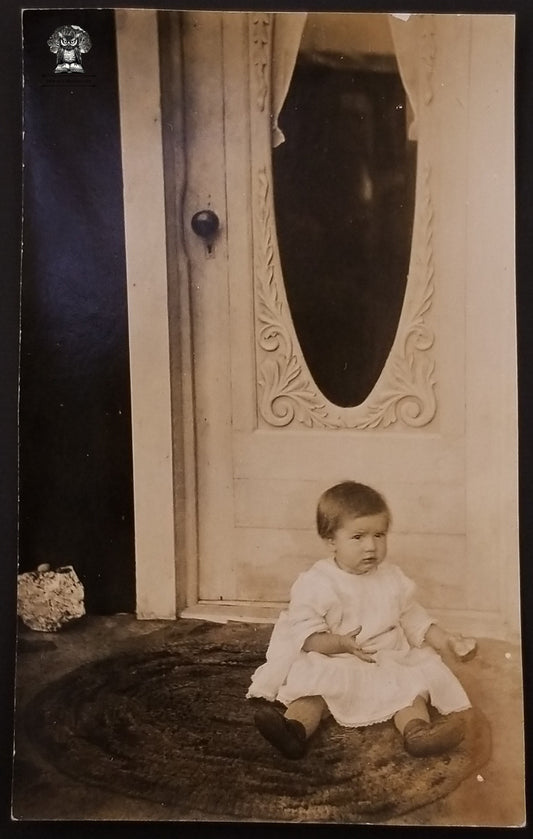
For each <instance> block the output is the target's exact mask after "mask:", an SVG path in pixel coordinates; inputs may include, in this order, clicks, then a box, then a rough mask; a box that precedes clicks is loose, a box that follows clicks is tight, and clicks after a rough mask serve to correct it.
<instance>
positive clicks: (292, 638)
mask: <svg viewBox="0 0 533 839" xmlns="http://www.w3.org/2000/svg"><path fill="white" fill-rule="evenodd" d="M390 521H391V515H390V512H389V508H388V506H387V503H386V501H385V499H384V498H383V497H382V496H381V495H380V494H379V493H378V492H376V491H375V490H373V489H372V488H371V487H368V486H365V485H364V484H358V483H355V482H353V481H345V482H343V483H340V484H337V485H336V486H334V487H331V488H330V489H328V490H327V491H326V492H325V493H324V494H323V495H322V496H321V498H320V500H319V503H318V509H317V528H318V533H319V535H320V536H321V537H322V538H323V539H324V540H325V542H326V543H327V544H328V545H329V546H330V548H331V555H330V556H329V557H328V558H327V559H321V560H319V561H318V562H316V563H315V564H314V565H313V566H312V567H311V568H310V569H309V570H308V571H306V572H305V573H303V574H300V576H299V577H298V579H297V580H296V582H295V583H294V585H293V586H292V589H291V597H290V604H289V607H288V609H287V610H286V611H283V612H282V613H281V614H280V616H279V618H278V621H277V623H276V625H275V626H274V630H273V632H272V637H271V639H270V644H269V647H268V651H267V655H266V662H265V664H263V665H261V667H259V668H258V669H257V670H256V671H255V673H254V675H253V677H252V683H251V685H250V688H249V690H248V694H247V697H248V698H263V699H268V700H271V701H274V700H277V701H278V702H281V703H282V704H283V705H285V706H286V710H285V713H284V714H282V713H280V711H278V710H277V709H276V708H275V707H274V706H266V707H264V708H260V709H259V710H258V711H257V712H256V714H255V718H254V719H255V724H256V726H257V728H258V729H259V731H260V733H261V734H262V735H263V737H265V738H266V739H267V740H268V741H269V742H270V743H271V744H272V745H273V746H275V747H276V748H277V749H278V750H279V751H280V752H281V753H282V754H283V755H285V757H288V758H300V757H303V755H304V754H305V752H306V747H307V740H308V739H309V737H310V736H311V735H312V734H313V732H314V731H315V730H316V729H317V727H318V726H319V724H320V721H321V719H322V718H323V717H325V716H328V715H329V714H332V715H333V717H334V719H335V720H336V721H337V722H338V723H339V724H340V725H342V726H346V727H352V728H353V727H359V726H366V725H372V724H373V723H378V722H383V721H384V720H388V719H390V718H392V719H393V720H394V724H395V726H396V728H397V729H398V731H399V732H400V734H401V736H402V738H403V744H404V747H405V749H406V750H407V751H408V752H409V753H410V754H412V755H415V756H420V757H423V756H427V755H436V754H441V753H443V752H447V751H449V750H451V749H453V748H454V747H455V746H457V745H458V744H459V743H460V742H461V740H462V739H463V736H464V723H463V720H462V719H461V717H460V716H458V715H457V714H454V712H457V711H463V710H465V709H467V708H469V707H470V702H469V699H468V696H467V695H466V693H465V691H464V689H463V687H462V686H461V684H460V682H459V681H458V679H457V678H456V677H455V676H454V674H453V673H452V672H451V670H450V669H449V668H448V667H447V666H446V665H445V664H444V662H443V661H442V659H441V657H440V655H439V652H444V651H445V650H446V649H449V650H451V651H452V652H453V653H454V654H455V655H456V656H457V657H458V658H460V659H462V660H465V659H466V658H469V657H470V656H471V655H473V654H474V653H475V649H476V644H475V641H474V640H473V639H465V638H462V636H458V635H451V634H449V633H448V632H445V631H444V630H443V629H441V628H440V627H439V626H437V624H436V623H435V622H434V621H433V620H432V619H431V618H430V617H429V615H428V613H427V612H426V611H425V609H423V608H422V606H421V605H420V604H419V603H417V601H416V600H415V597H414V590H415V586H414V583H413V582H412V581H411V580H410V579H409V578H408V577H406V576H405V574H404V573H403V572H402V571H401V570H400V568H399V567H398V566H397V565H394V564H392V563H390V562H387V561H386V559H385V557H386V553H387V531H388V528H389V524H390ZM429 705H432V706H433V707H434V708H436V709H437V711H438V712H439V713H440V714H441V715H443V716H442V718H441V719H439V720H437V721H436V722H432V721H431V719H430V715H429V711H428V707H429Z"/></svg>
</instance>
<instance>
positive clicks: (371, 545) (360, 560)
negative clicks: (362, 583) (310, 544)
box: [327, 513, 388, 574]
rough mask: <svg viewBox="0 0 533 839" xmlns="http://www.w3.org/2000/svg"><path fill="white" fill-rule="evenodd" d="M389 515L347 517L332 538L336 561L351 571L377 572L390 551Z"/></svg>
mask: <svg viewBox="0 0 533 839" xmlns="http://www.w3.org/2000/svg"><path fill="white" fill-rule="evenodd" d="M387 529H388V518H387V515H386V513H378V514H377V515H374V516H355V517H351V518H346V519H344V520H343V522H342V526H341V527H339V529H338V530H336V531H335V534H334V536H333V537H332V538H331V539H328V540H327V541H328V543H329V544H330V545H331V546H332V548H333V550H334V554H335V562H336V563H337V565H338V566H339V568H342V570H343V571H347V572H348V573H349V574H368V573H370V572H371V571H375V569H376V568H377V567H378V565H379V564H380V562H382V561H383V560H384V559H385V555H386V553H387Z"/></svg>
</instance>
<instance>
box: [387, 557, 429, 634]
mask: <svg viewBox="0 0 533 839" xmlns="http://www.w3.org/2000/svg"><path fill="white" fill-rule="evenodd" d="M396 570H397V573H398V577H399V583H400V624H401V626H402V628H403V631H404V632H405V635H406V637H407V640H408V641H409V644H410V645H411V646H412V647H421V646H422V644H423V643H424V638H425V637H426V633H427V631H428V629H429V627H430V626H431V624H432V623H434V621H433V619H432V618H431V617H430V616H429V614H428V613H427V612H426V610H425V609H424V607H423V606H421V605H420V603H418V601H417V600H416V599H415V592H416V586H415V584H414V583H413V581H412V580H410V579H409V577H406V576H405V574H404V573H403V571H401V570H400V569H399V568H398V567H397V568H396Z"/></svg>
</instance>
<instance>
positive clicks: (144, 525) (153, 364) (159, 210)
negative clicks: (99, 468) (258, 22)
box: [116, 9, 519, 638]
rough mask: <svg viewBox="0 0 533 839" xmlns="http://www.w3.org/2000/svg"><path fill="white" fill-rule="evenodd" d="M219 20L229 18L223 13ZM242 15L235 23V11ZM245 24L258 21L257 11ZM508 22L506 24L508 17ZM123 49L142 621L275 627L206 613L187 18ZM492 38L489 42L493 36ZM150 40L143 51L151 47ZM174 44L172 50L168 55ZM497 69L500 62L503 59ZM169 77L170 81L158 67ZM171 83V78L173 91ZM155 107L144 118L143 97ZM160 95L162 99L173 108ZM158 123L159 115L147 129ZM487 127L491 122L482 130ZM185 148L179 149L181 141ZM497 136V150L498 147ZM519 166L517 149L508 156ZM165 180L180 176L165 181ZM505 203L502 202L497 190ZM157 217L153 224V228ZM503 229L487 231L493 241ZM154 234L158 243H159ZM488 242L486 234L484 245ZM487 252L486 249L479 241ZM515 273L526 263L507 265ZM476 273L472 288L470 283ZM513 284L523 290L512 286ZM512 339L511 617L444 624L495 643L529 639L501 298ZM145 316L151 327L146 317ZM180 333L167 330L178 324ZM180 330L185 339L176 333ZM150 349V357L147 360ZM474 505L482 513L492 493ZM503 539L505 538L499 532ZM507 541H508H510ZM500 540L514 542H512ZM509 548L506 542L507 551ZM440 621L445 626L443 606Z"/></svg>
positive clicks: (506, 195)
mask: <svg viewBox="0 0 533 839" xmlns="http://www.w3.org/2000/svg"><path fill="white" fill-rule="evenodd" d="M160 14H162V15H165V25H164V26H162V27H161V28H160V33H158V15H160ZM212 14H222V13H215V12H213V13H212ZM234 14H235V13H234ZM245 14H246V13H245ZM489 17H494V16H480V17H474V18H472V21H471V25H472V38H473V40H472V50H473V55H474V56H475V57H476V59H477V63H476V64H473V65H472V66H473V68H474V69H473V72H474V73H475V72H476V69H475V68H476V67H477V68H478V70H477V71H478V72H479V67H481V66H482V65H483V60H484V56H485V55H486V54H487V51H488V52H489V53H490V50H491V49H492V45H491V43H490V31H489V32H486V31H485V30H484V23H485V19H486V18H489ZM499 17H501V16H499ZM116 20H117V49H118V64H119V89H120V111H121V124H122V148H123V168H124V196H125V227H126V251H127V267H128V310H129V323H130V358H131V384H132V423H133V446H134V495H135V529H136V568H137V615H138V617H139V618H152V617H159V618H161V617H163V618H174V617H176V616H177V615H178V614H184V615H187V616H198V617H204V618H205V617H207V618H209V619H212V620H225V619H226V618H228V617H238V618H239V619H249V620H255V621H259V620H265V621H267V622H270V621H271V620H272V619H273V617H275V614H276V609H275V608H274V609H272V608H270V609H265V608H264V607H261V606H260V604H258V605H257V606H255V607H254V606H253V604H249V606H248V608H247V609H245V610H243V608H242V607H233V606H219V607H217V606H216V605H215V606H214V607H213V606H209V607H203V606H202V605H201V604H200V605H199V604H198V595H197V591H198V587H197V580H198V568H197V547H196V539H197V537H196V532H197V510H196V465H195V462H196V450H195V447H196V442H195V439H194V424H193V423H192V422H191V418H192V416H193V409H194V403H193V382H192V377H193V372H194V371H193V363H192V347H191V313H190V301H189V270H188V264H187V257H186V255H185V253H186V252H185V247H184V226H183V225H184V220H183V218H182V213H181V211H180V210H181V203H182V200H183V193H184V187H185V177H184V167H183V143H181V142H180V140H181V132H182V129H183V114H182V113H181V107H180V103H181V102H182V101H183V96H182V90H181V89H180V86H181V84H182V77H181V66H182V56H181V54H180V50H179V48H178V45H179V44H180V43H181V41H180V13H179V12H163V13H158V12H156V11H153V10H142V11H141V10H126V9H124V10H117V11H116ZM487 35H488V37H487ZM141 44H142V49H141ZM170 45H172V49H170V48H169V46H170ZM491 60H492V61H494V55H492V59H491ZM503 69H504V76H505V77H504V82H503V83H502V85H501V89H500V91H499V98H498V100H497V101H496V102H494V101H491V100H490V92H489V91H487V99H486V101H484V102H479V103H478V108H477V110H476V112H475V113H474V114H473V123H472V124H473V125H474V133H475V135H476V136H475V137H473V138H471V139H469V149H470V156H471V161H470V162H471V164H472V167H473V169H472V171H473V173H474V174H473V178H472V181H471V185H470V187H471V201H470V202H469V205H468V214H467V231H468V230H471V231H475V235H474V233H473V235H472V240H471V241H472V243H474V245H473V246H472V247H471V249H470V251H469V255H468V261H467V268H468V269H471V273H470V270H469V271H468V278H469V280H468V283H467V297H468V301H467V305H478V303H479V300H480V297H479V295H480V294H483V278H484V276H485V275H486V274H488V275H489V276H490V275H491V274H493V273H494V271H493V269H492V268H491V259H492V257H491V253H490V252H489V251H487V252H486V253H485V252H484V250H483V243H482V242H480V235H479V222H480V218H484V215H483V212H482V210H483V207H484V206H486V201H487V200H488V196H487V194H486V190H487V188H488V185H487V183H486V180H485V181H484V180H483V174H482V172H481V169H480V167H479V166H478V167H476V159H478V160H479V159H482V155H481V154H480V153H479V144H480V139H481V138H482V136H483V134H482V130H481V132H480V129H479V127H478V128H477V132H476V131H475V126H476V122H475V121H476V120H480V119H481V115H482V111H483V108H486V107H492V108H495V107H496V108H498V107H500V108H502V112H503V113H507V111H506V109H508V108H509V102H511V104H512V96H513V78H512V73H511V74H510V77H509V73H508V72H507V73H506V74H505V71H508V67H507V65H505V66H504V67H503ZM160 70H161V74H160V72H159V71H160ZM161 78H162V79H163V80H164V83H163V86H162V85H161ZM140 96H142V97H143V101H144V107H143V108H139V97H140ZM161 97H163V98H162V99H161ZM161 102H162V103H163V109H164V110H166V111H167V112H168V113H170V112H172V114H173V118H174V127H173V131H172V132H165V131H163V132H162V131H161V125H162V117H161ZM146 114H152V119H148V120H147V119H146ZM481 129H482V124H481ZM172 138H174V139H172ZM489 141H490V138H488V139H487V141H486V142H489ZM509 155H510V157H509V168H510V169H511V170H512V151H509ZM164 170H166V171H167V172H168V171H170V172H172V173H173V177H171V178H168V177H167V178H166V179H165V178H164V177H163V172H164ZM499 185H500V187H501V188H502V189H503V201H501V204H503V206H500V210H499V216H498V217H499V218H504V217H505V216H506V218H507V225H506V227H505V253H506V254H507V258H508V260H510V258H511V257H512V256H514V247H513V237H514V227H513V225H512V224H510V223H509V218H511V219H512V218H513V214H514V188H513V185H512V184H511V187H510V188H509V184H508V183H507V182H506V181H505V172H504V175H503V176H502V177H501V178H500V181H499ZM498 197H499V199H502V192H501V191H500V192H499V193H498ZM147 220H149V221H150V224H148V229H147ZM491 224H494V222H493V221H489V223H488V224H487V225H486V228H487V229H486V234H487V235H488V236H490V235H491ZM148 236H149V246H147V237H148ZM483 239H484V241H486V239H485V237H483ZM476 241H477V242H478V245H477V246H475V242H476ZM504 262H505V260H504ZM504 270H505V271H506V272H507V274H509V272H511V273H512V272H513V270H514V266H513V265H512V264H511V263H510V262H509V261H508V262H507V264H506V267H505V266H504ZM471 277H473V278H474V281H472V282H471ZM513 288H514V286H513ZM501 298H502V305H503V307H504V320H502V323H503V324H504V333H505V334H504V333H503V332H502V333H501V334H500V336H499V337H500V341H501V348H502V350H503V353H502V355H503V358H502V359H501V361H500V364H499V366H498V369H497V370H496V371H495V376H494V379H493V381H492V382H491V385H492V392H491V395H490V399H489V402H488V404H489V407H490V409H491V411H492V415H491V417H490V421H491V424H492V426H493V435H494V440H495V442H496V444H497V455H495V467H499V471H500V474H501V478H502V485H501V487H500V496H499V497H500V499H501V518H500V521H509V523H510V525H509V526H510V528H512V527H513V526H514V524H515V523H516V533H513V534H512V535H511V544H510V545H509V544H507V545H506V547H505V552H502V556H506V559H505V560H504V561H502V568H501V584H502V594H501V599H500V611H499V613H498V614H495V615H494V616H493V618H490V619H489V620H487V613H484V612H482V611H475V610H474V611H473V612H461V613H459V612H457V613H454V611H453V610H446V611H445V612H443V615H445V616H446V619H447V620H448V621H452V620H453V621H454V622H455V626H456V627H457V628H460V629H463V630H467V631H468V630H470V631H475V632H479V631H482V632H484V633H485V634H490V635H492V636H493V637H504V638H510V637H513V636H516V634H517V633H518V632H519V614H518V612H517V603H518V602H519V601H518V576H519V571H518V562H517V556H518V527H517V521H516V511H517V423H516V347H515V337H514V321H515V308H514V297H513V299H512V300H511V295H510V294H509V292H508V291H505V292H502V294H501ZM147 312H148V313H149V319H147V316H146V315H147ZM178 318H179V322H180V329H179V330H177V329H174V330H173V329H169V322H170V323H172V322H174V323H176V322H177V319H178ZM178 333H179V334H178ZM147 350H149V351H148V352H147ZM482 352H484V347H483V346H481V345H480V344H479V341H478V339H477V338H476V336H469V343H468V344H467V353H470V355H469V356H467V366H468V368H469V370H468V375H469V376H470V377H471V381H473V385H474V392H475V394H476V395H475V398H474V399H473V400H472V402H471V403H470V404H468V405H467V423H472V424H473V425H475V423H476V422H479V413H478V412H479V411H480V410H481V411H485V412H486V410H487V397H486V391H485V389H484V388H483V386H482V385H483V383H481V382H480V383H478V384H477V386H476V382H475V375H476V370H475V363H474V361H475V359H476V358H477V357H479V354H480V353H482ZM468 457H469V459H470V462H471V463H474V465H475V463H476V462H477V463H481V462H482V459H483V457H484V452H482V451H480V450H479V446H477V445H476V441H475V439H473V441H472V443H471V445H470V448H469V452H468ZM475 489H477V490H481V494H480V495H478V496H477V497H476V496H475V495H474V494H472V495H471V500H470V502H469V503H472V504H474V505H475V504H477V503H482V501H483V493H482V487H477V488H475ZM499 530H502V528H501V527H500V528H499ZM507 535H509V534H507ZM498 538H499V539H501V540H502V539H503V536H502V534H501V533H499V534H498ZM502 548H503V541H502ZM432 611H434V613H435V615H436V617H437V618H439V617H441V615H440V614H438V612H439V610H432Z"/></svg>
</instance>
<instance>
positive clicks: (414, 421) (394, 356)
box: [252, 16, 437, 429]
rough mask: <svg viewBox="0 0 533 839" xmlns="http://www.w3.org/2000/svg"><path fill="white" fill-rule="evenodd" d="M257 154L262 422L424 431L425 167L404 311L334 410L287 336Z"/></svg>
mask: <svg viewBox="0 0 533 839" xmlns="http://www.w3.org/2000/svg"><path fill="white" fill-rule="evenodd" d="M264 17H265V16H257V18H256V19H255V20H254V25H253V27H252V33H253V35H252V41H253V43H252V56H253V60H254V64H255V66H256V70H257V73H258V76H259V75H260V76H261V78H260V79H259V78H258V77H257V81H258V88H259V91H260V96H259V95H258V99H257V102H258V107H259V108H261V105H260V102H262V101H263V87H262V85H263V83H264V84H265V85H266V86H267V92H268V65H264V64H263V58H259V56H263V55H265V54H267V53H268V45H267V43H266V42H265V40H264V39H267V40H268V26H267V24H266V23H265V21H264V20H263V18H264ZM430 41H431V43H432V46H431V48H428V55H429V56H430V64H431V66H432V62H433V60H434V44H433V39H432V38H431V39H430ZM256 61H257V62H258V63H256ZM259 69H260V70H261V72H260V73H259ZM426 69H427V66H426ZM430 76H431V73H429V78H430ZM428 83H429V82H428ZM428 89H430V88H428ZM265 96H266V94H265ZM266 110H267V111H268V108H267V109H266ZM264 118H266V116H263V119H264ZM263 155H264V159H263V162H262V163H261V165H260V166H259V168H257V169H256V174H255V181H254V229H255V235H254V249H255V260H254V261H255V300H256V324H255V332H256V343H257V347H256V353H257V385H258V405H259V412H260V415H261V417H262V419H263V420H264V421H265V422H266V423H267V424H268V425H270V426H274V427H287V426H289V425H291V424H292V425H294V426H295V427H297V426H298V425H299V426H305V427H308V428H323V429H343V428H344V429H374V428H387V427H389V426H390V425H392V424H393V423H396V422H400V423H403V424H404V425H405V426H410V427H421V426H424V425H427V424H428V423H429V422H431V420H432V419H433V417H434V416H435V413H436V409H437V403H436V397H435V384H436V382H435V375H434V373H435V362H434V360H433V359H432V357H431V353H430V351H431V348H432V347H433V344H434V334H433V331H432V330H431V328H430V326H429V325H428V323H427V315H428V312H429V310H430V308H431V305H432V301H433V293H434V276H435V264H434V253H433V228H434V211H433V203H432V196H431V170H430V166H429V165H428V164H426V165H425V166H424V167H423V168H422V170H421V171H419V173H418V177H419V178H422V183H421V184H420V185H419V186H418V196H417V207H416V211H415V212H416V214H415V225H414V236H413V248H416V254H415V255H416V259H414V260H412V264H413V265H414V266H415V267H414V269H413V271H412V272H411V273H410V275H409V277H408V280H407V285H406V293H405V300H404V307H403V311H402V315H401V319H400V323H399V327H398V332H397V335H396V339H395V341H394V344H393V347H392V349H391V352H390V354H389V358H388V359H387V362H386V364H385V366H384V369H383V371H382V373H381V375H380V378H379V379H378V381H377V383H376V385H375V387H374V388H373V390H372V392H371V393H370V395H369V397H368V398H367V399H366V400H365V402H363V403H362V404H361V405H358V406H356V407H354V408H340V407H339V406H336V405H333V404H332V403H331V402H329V400H327V399H326V398H325V397H324V396H323V394H321V393H320V391H319V389H318V388H317V386H316V385H315V383H314V381H313V378H312V375H311V373H310V371H309V369H308V367H307V364H306V362H305V359H304V357H303V353H302V351H301V349H300V346H299V342H298V339H297V336H296V333H295V329H294V325H293V322H292V318H291V315H290V311H289V306H288V303H287V299H286V296H285V289H284V285H283V278H282V269H281V264H280V259H279V254H278V248H277V238H276V228H275V215H274V202H273V195H272V175H271V158H270V155H271V149H270V145H269V144H268V145H267V143H265V144H264V150H263Z"/></svg>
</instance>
